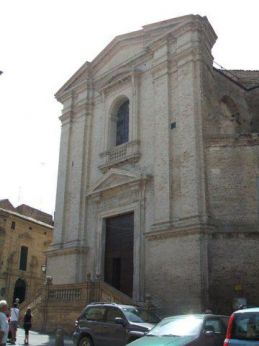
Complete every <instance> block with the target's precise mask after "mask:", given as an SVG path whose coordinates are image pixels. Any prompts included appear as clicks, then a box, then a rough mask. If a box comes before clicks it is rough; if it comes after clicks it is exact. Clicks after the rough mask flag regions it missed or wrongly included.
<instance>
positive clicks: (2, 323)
mask: <svg viewBox="0 0 259 346" xmlns="http://www.w3.org/2000/svg"><path fill="white" fill-rule="evenodd" d="M7 312H8V306H7V302H6V300H0V346H6V341H7V336H8V330H9V326H8V321H7V316H6V314H7Z"/></svg>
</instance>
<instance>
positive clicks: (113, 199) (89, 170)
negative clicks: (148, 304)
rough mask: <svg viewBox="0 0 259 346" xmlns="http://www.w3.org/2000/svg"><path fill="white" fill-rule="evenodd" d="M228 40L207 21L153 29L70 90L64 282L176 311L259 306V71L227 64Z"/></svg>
mask: <svg viewBox="0 0 259 346" xmlns="http://www.w3.org/2000/svg"><path fill="white" fill-rule="evenodd" d="M216 39H217V36H216V33H215V32H214V30H213V28H212V26H211V25H210V23H209V21H208V19H207V18H206V17H201V16H199V15H188V16H184V17H180V18H174V19H170V20H165V21H162V22H159V23H154V24H150V25H145V26H143V28H142V29H141V30H139V31H135V32H131V33H128V34H125V35H120V36H117V37H116V38H115V39H114V40H113V41H112V42H111V43H109V44H108V46H107V47H105V48H104V49H103V51H101V53H100V54H99V55H98V56H97V57H96V58H95V59H94V60H93V61H92V62H86V63H85V64H84V65H83V66H82V67H81V68H80V69H79V70H78V71H77V72H76V73H75V74H74V75H73V76H72V77H71V78H70V79H69V80H68V81H67V82H66V84H65V85H64V86H63V87H62V88H61V89H60V90H59V91H58V92H57V94H56V97H57V100H58V101H59V102H61V103H62V104H63V112H62V115H61V117H60V120H61V124H62V131H61V144H60V161H59V175H58V187H57V201H56V214H55V229H54V239H53V244H52V246H51V248H50V250H49V251H48V268H47V273H48V275H50V276H52V277H53V284H54V285H55V284H78V283H83V282H85V281H86V279H87V277H88V278H89V277H91V278H92V279H94V280H95V279H98V280H99V279H101V280H103V281H105V282H106V283H108V284H109V285H111V286H113V287H115V288H116V289H117V290H119V291H121V292H123V293H125V294H126V295H128V296H130V297H132V298H133V300H134V301H136V302H143V301H144V300H145V296H146V295H147V294H149V295H151V298H152V303H153V304H154V305H155V307H157V308H159V309H162V310H163V311H165V312H179V311H181V312H183V311H184V312H186V311H201V310H203V309H205V308H206V307H210V308H212V309H213V310H214V311H218V312H225V313H226V312H229V311H231V309H232V307H233V302H234V300H235V299H236V298H245V299H247V301H248V303H250V304H258V303H259V293H258V284H259V279H258V278H259V276H258V265H257V264H258V261H259V229H258V216H259V214H258V213H259V134H258V133H259V71H240V70H236V71H230V70H224V69H217V68H215V67H214V64H213V56H212V53H211V51H212V47H213V45H214V43H215V41H216ZM252 49H253V47H251V51H252ZM233 58H234V57H233Z"/></svg>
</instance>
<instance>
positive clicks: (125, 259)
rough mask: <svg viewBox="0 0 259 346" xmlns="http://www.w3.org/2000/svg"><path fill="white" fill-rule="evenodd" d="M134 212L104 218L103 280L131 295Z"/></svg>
mask: <svg viewBox="0 0 259 346" xmlns="http://www.w3.org/2000/svg"><path fill="white" fill-rule="evenodd" d="M133 246H134V214H133V213H129V214H123V215H118V216H115V217H110V218H107V219H106V241H105V256H104V258H105V264H104V280H105V281H106V282H107V283H108V284H110V285H112V286H113V287H115V288H117V289H118V290H120V291H122V292H123V293H125V294H127V295H129V296H132V287H133Z"/></svg>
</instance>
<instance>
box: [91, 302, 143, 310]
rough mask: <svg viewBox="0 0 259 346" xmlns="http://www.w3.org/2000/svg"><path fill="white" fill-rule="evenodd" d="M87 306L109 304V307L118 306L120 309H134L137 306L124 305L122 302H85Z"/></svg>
mask: <svg viewBox="0 0 259 346" xmlns="http://www.w3.org/2000/svg"><path fill="white" fill-rule="evenodd" d="M88 306H110V307H119V308H121V309H124V308H131V309H136V308H137V307H136V306H134V305H124V304H117V303H105V302H104V303H102V302H93V303H90V304H87V307H88Z"/></svg>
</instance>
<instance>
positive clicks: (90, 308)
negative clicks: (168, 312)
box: [73, 303, 160, 346]
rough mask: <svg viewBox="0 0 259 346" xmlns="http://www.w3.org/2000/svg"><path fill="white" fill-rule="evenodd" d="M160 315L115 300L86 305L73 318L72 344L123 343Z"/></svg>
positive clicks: (99, 345)
mask: <svg viewBox="0 0 259 346" xmlns="http://www.w3.org/2000/svg"><path fill="white" fill-rule="evenodd" d="M159 321H160V319H159V318H158V317H157V316H156V315H154V314H152V313H150V312H149V311H147V310H145V309H141V308H138V307H136V306H130V305H119V304H115V303H92V304H90V305H87V306H86V307H85V309H84V310H83V311H82V313H81V315H80V316H79V318H78V319H77V321H76V323H75V324H76V329H75V332H74V334H73V341H74V345H75V346H125V345H126V344H127V343H128V342H130V341H133V340H136V339H137V338H140V337H142V336H144V334H145V332H148V331H149V330H150V329H151V328H152V327H153V326H154V325H155V324H156V323H158V322H159Z"/></svg>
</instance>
